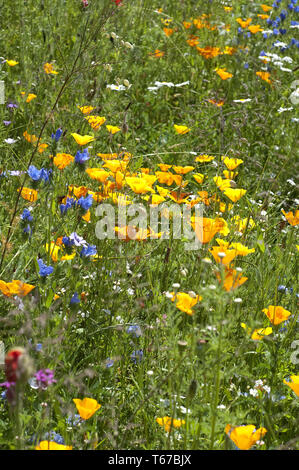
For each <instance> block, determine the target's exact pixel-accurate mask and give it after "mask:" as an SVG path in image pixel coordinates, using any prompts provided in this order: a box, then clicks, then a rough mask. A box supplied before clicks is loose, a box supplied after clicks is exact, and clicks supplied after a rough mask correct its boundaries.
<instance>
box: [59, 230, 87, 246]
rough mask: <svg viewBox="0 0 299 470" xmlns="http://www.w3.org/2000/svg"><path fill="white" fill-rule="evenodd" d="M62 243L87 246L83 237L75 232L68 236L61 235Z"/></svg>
mask: <svg viewBox="0 0 299 470" xmlns="http://www.w3.org/2000/svg"><path fill="white" fill-rule="evenodd" d="M62 243H63V244H64V246H74V245H75V246H87V242H86V241H85V240H84V238H83V237H80V235H78V234H77V233H76V232H73V233H71V234H70V236H69V237H63V239H62Z"/></svg>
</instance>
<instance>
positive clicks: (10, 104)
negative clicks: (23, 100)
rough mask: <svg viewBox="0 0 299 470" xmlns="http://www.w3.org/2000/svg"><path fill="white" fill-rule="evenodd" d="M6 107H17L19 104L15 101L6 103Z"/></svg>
mask: <svg viewBox="0 0 299 470" xmlns="http://www.w3.org/2000/svg"><path fill="white" fill-rule="evenodd" d="M6 107H7V108H8V109H17V108H18V107H19V105H18V104H16V103H8V104H7V105H6Z"/></svg>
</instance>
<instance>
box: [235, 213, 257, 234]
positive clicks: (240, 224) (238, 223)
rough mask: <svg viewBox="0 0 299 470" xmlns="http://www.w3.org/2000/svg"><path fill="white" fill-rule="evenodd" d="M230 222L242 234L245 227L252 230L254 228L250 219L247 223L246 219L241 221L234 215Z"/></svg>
mask: <svg viewBox="0 0 299 470" xmlns="http://www.w3.org/2000/svg"><path fill="white" fill-rule="evenodd" d="M232 222H233V223H234V224H235V226H236V228H237V230H238V231H239V232H244V230H245V228H246V227H247V229H252V228H254V227H255V223H254V220H253V219H252V218H250V219H249V221H248V217H246V218H245V219H241V218H240V216H239V215H235V216H234V217H233V218H232Z"/></svg>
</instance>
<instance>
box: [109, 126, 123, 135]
mask: <svg viewBox="0 0 299 470" xmlns="http://www.w3.org/2000/svg"><path fill="white" fill-rule="evenodd" d="M106 129H107V131H108V132H109V134H112V135H114V134H116V133H117V132H119V131H120V130H121V129H120V128H119V127H117V126H109V125H107V126H106Z"/></svg>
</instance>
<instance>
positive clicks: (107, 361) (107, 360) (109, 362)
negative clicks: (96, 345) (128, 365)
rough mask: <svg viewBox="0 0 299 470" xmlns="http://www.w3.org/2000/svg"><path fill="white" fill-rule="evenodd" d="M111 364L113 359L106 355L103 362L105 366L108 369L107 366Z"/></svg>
mask: <svg viewBox="0 0 299 470" xmlns="http://www.w3.org/2000/svg"><path fill="white" fill-rule="evenodd" d="M113 364H114V361H113V359H110V357H108V358H107V359H106V362H105V367H106V369H109V367H112V366H113Z"/></svg>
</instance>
